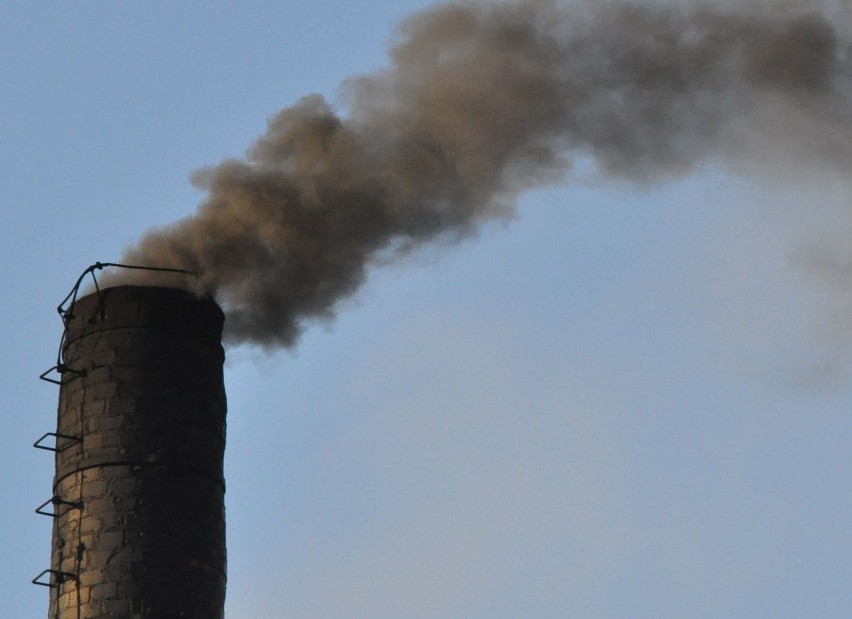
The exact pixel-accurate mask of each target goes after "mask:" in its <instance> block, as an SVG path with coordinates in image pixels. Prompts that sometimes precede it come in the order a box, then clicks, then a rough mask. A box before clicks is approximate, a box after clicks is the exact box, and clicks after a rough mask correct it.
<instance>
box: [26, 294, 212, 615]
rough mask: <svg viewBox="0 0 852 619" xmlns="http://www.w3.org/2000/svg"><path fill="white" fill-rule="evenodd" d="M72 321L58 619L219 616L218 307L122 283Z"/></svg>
mask: <svg viewBox="0 0 852 619" xmlns="http://www.w3.org/2000/svg"><path fill="white" fill-rule="evenodd" d="M64 318H65V324H66V329H65V333H64V336H63V340H62V344H61V349H60V363H58V365H57V370H58V372H59V377H60V379H59V380H57V381H54V382H58V383H59V384H60V385H61V387H60V393H59V409H58V421H57V430H56V432H55V433H50V434H49V435H45V437H42V438H43V439H46V441H45V442H44V443H42V444H41V445H39V444H37V445H36V446H42V447H44V448H47V449H51V450H53V451H55V452H56V475H55V478H54V481H53V498H52V499H51V500H50V501H48V502H47V503H45V505H43V506H42V509H41V510H40V511H41V513H47V515H50V516H52V517H53V518H54V525H53V540H52V554H51V567H50V569H49V570H45V572H43V573H42V574H41V575H40V576H41V577H42V578H41V580H40V581H39V582H37V584H46V585H47V586H49V587H50V591H51V597H50V615H49V619H106V618H116V619H117V618H121V619H126V618H129V619H142V618H146V619H147V618H149V617H150V618H155V619H178V618H182V619H221V618H222V617H223V615H224V600H225V514H224V493H225V483H224V479H223V470H222V460H223V455H224V447H225V411H226V402H225V390H224V384H223V377H222V363H223V360H224V351H223V348H222V345H221V333H222V325H223V321H224V317H223V314H222V311H221V310H220V309H219V307H218V306H217V305H216V303H214V302H213V301H212V300H210V299H198V298H196V297H194V296H192V295H191V294H190V293H188V292H186V291H183V290H180V289H174V288H159V287H147V286H119V287H115V288H108V289H105V290H99V291H97V292H95V293H92V294H89V295H87V296H85V297H82V298H80V299H79V300H75V301H72V304H71V306H70V307H69V308H68V310H67V311H66V313H65V316H64ZM48 436H53V437H54V439H53V440H51V439H47V438H46V437H48ZM54 441H55V442H54Z"/></svg>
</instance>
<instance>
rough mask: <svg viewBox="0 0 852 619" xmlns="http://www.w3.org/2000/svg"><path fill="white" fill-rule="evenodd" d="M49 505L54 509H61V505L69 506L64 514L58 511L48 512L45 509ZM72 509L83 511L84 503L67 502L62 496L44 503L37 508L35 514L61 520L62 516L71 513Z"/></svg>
mask: <svg viewBox="0 0 852 619" xmlns="http://www.w3.org/2000/svg"><path fill="white" fill-rule="evenodd" d="M48 505H53V506H54V507H59V506H60V505H67V506H68V509H66V510H65V511H63V512H57V511H52V512H49V511H46V510H45V509H44V508H45V507H47V506H48ZM72 509H83V503H82V501H76V502H75V501H66V500H64V499H63V498H62V497H60V496H52V497H50V498H49V499H48V500H46V501H45V502H44V503H42V504H41V505H39V506H38V507H36V508H35V513H37V514H39V515H41V516H50V517H51V518H59V517H60V516H64V515H65V514H67V513H68V512H70V511H71V510H72Z"/></svg>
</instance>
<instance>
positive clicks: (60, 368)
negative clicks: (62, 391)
mask: <svg viewBox="0 0 852 619" xmlns="http://www.w3.org/2000/svg"><path fill="white" fill-rule="evenodd" d="M54 371H55V372H56V373H57V374H59V375H60V376H62V375H63V374H65V373H66V372H68V373H70V374H73V376H72V377H71V378H67V379H63V378H60V379H59V380H56V379H55V378H50V377H49V376H48V374H50V373H51V372H54ZM85 375H86V370H74V369H72V368H69V367H68V366H67V365H65V364H64V363H57V364H56V365H54V366H53V367H52V368H49V369H47V370H45V371H44V372H42V373H41V374H39V375H38V377H39V378H40V379H41V380H44V381H47V382H49V383H53V384H54V385H65V384H67V383H70V382H71V381H72V380H74V379H75V378H80V377H81V376H85Z"/></svg>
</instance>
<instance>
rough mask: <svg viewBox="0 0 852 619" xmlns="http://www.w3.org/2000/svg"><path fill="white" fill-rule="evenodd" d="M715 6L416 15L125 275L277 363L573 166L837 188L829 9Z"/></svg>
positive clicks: (297, 109) (237, 168)
mask: <svg viewBox="0 0 852 619" xmlns="http://www.w3.org/2000/svg"><path fill="white" fill-rule="evenodd" d="M742 5H746V6H742ZM725 7H728V5H724V4H719V3H717V4H713V5H711V4H693V3H689V4H684V3H681V4H678V5H666V6H660V5H651V4H647V3H643V4H639V3H635V2H634V3H631V2H624V1H607V0H588V1H587V2H579V3H559V2H556V1H552V0H515V1H507V2H481V1H480V2H455V3H450V4H444V5H440V6H437V7H434V8H431V9H428V10H426V11H424V12H422V13H419V14H416V15H414V16H413V17H411V18H410V19H408V20H407V21H406V22H405V23H404V24H403V25H402V26H401V28H400V30H399V32H398V40H397V43H396V44H395V45H394V46H393V48H392V49H391V51H390V58H391V63H390V66H389V67H388V68H387V69H386V70H384V71H382V72H379V73H377V74H375V75H367V76H363V77H358V78H355V79H352V80H349V81H347V82H346V83H345V85H344V88H343V92H344V97H345V104H346V109H347V110H348V115H347V116H340V115H338V114H337V113H336V111H335V110H334V109H333V108H332V106H331V105H329V104H328V103H327V102H326V101H325V100H324V99H323V98H322V97H321V96H319V95H310V96H307V97H305V98H304V99H302V100H301V101H299V102H298V103H297V104H296V105H294V106H293V107H290V108H286V109H284V110H282V111H281V112H279V113H278V114H277V115H276V116H274V117H273V118H272V119H271V120H270V121H269V128H268V130H267V132H266V134H265V135H263V136H261V137H260V138H259V139H258V140H257V142H256V143H255V144H254V145H252V146H251V148H250V149H249V151H248V153H247V155H246V157H245V159H233V160H227V161H224V162H223V163H221V164H220V165H218V166H216V167H211V168H206V169H203V170H200V171H199V172H196V173H195V175H194V176H193V179H192V180H193V182H194V183H195V184H196V185H197V186H199V187H200V188H202V189H204V190H205V191H207V193H208V198H207V199H206V200H205V201H204V203H202V204H201V206H200V207H199V209H198V211H197V213H196V214H195V215H193V216H192V217H190V218H188V219H185V220H182V221H180V222H178V223H176V224H174V225H172V226H169V227H167V228H163V229H160V230H155V231H153V232H150V233H149V234H147V235H146V236H145V237H144V238H143V239H142V240H141V241H140V243H139V244H138V246H136V247H134V248H132V249H130V250H129V251H128V252H127V254H126V255H125V257H124V260H125V261H127V262H130V263H135V264H151V265H157V266H167V267H178V268H184V269H190V270H193V271H196V272H198V273H199V274H200V275H199V277H198V278H193V279H189V280H187V282H185V285H186V286H188V287H191V288H194V289H195V290H196V291H197V292H199V293H206V294H213V295H214V296H215V297H216V298H217V299H218V300H219V301H220V303H221V304H222V305H223V307H224V308H225V310H226V313H227V318H228V321H227V328H228V336H229V338H230V339H231V340H232V341H237V342H240V341H244V342H253V343H259V344H261V345H264V346H273V345H284V346H288V345H291V344H293V342H294V341H295V340H296V339H297V337H298V334H299V332H300V330H301V328H302V327H303V324H304V322H305V321H307V320H310V319H316V318H327V317H330V316H331V315H332V314H333V312H334V309H335V305H336V304H337V302H338V301H339V300H340V299H342V298H344V297H346V296H347V295H350V294H352V293H353V292H354V291H355V290H357V289H358V287H359V286H360V285H361V283H362V282H363V281H364V278H365V272H366V270H367V268H368V267H369V266H370V265H371V263H374V262H376V261H377V260H379V259H386V258H388V257H390V256H394V255H398V254H399V253H402V252H406V251H409V250H410V249H412V248H416V247H417V246H418V245H419V244H421V243H424V242H427V241H432V240H436V239H448V240H454V239H458V238H462V237H464V236H465V235H468V234H470V233H471V232H472V231H474V230H475V228H476V227H477V225H478V224H479V223H481V222H482V221H483V220H486V219H489V218H494V217H500V216H503V215H506V214H509V213H511V211H512V208H513V204H514V201H515V198H516V196H517V195H518V194H519V193H520V192H522V191H524V190H526V189H529V188H532V187H536V186H540V185H543V184H547V183H555V182H558V181H560V179H562V178H563V177H564V176H565V175H566V173H567V172H568V171H569V170H570V168H571V162H572V158H575V157H578V156H580V157H583V158H584V160H591V161H593V162H595V163H596V165H597V167H598V168H599V170H600V172H601V174H602V175H603V176H604V177H611V178H623V179H627V180H632V181H637V182H640V183H650V182H658V181H662V180H666V179H668V178H673V177H676V176H678V175H682V174H684V173H686V172H688V171H689V170H690V169H692V168H693V167H694V166H696V165H698V164H701V163H704V162H707V161H712V160H720V161H725V162H728V163H731V162H734V163H736V164H737V165H739V163H743V164H744V165H745V164H748V165H751V166H754V165H755V162H758V163H759V162H760V161H761V160H762V159H764V158H765V159H766V160H772V161H773V162H774V163H775V164H778V163H782V164H783V163H785V162H787V163H789V164H790V165H791V166H792V167H800V166H802V165H807V166H814V167H823V168H824V167H826V166H829V167H835V168H837V170H839V171H840V172H841V173H845V171H846V170H848V169H849V164H850V162H852V147H850V145H852V140H851V139H850V138H852V135H850V134H852V129H850V128H851V127H852V122H850V121H852V93H850V85H852V82H850V76H851V75H852V72H850V64H849V42H848V35H849V32H848V30H849V29H848V28H846V27H845V26H841V25H838V24H839V23H840V21H839V20H840V19H841V18H842V19H846V18H848V14H847V13H848V9H844V8H843V7H839V6H834V7H832V6H830V5H828V4H827V3H818V2H810V1H807V0H800V1H796V2H792V3H778V2H776V3H759V2H752V3H750V4H749V3H741V5H736V4H735V5H731V6H729V7H728V8H725ZM832 8H833V9H834V11H835V14H834V15H830V11H831V9H832ZM121 277H122V278H123V279H122V280H121V282H127V281H131V280H129V276H126V275H124V274H122V276H121ZM132 277H136V275H133V276H132ZM132 281H134V282H136V283H138V282H139V280H138V279H136V280H132ZM174 281H175V280H174V276H169V277H168V278H167V279H163V280H158V279H157V276H156V275H152V276H150V277H149V279H148V280H146V283H159V284H164V285H174ZM111 283H120V282H119V280H118V279H117V278H114V279H113V281H112V282H111Z"/></svg>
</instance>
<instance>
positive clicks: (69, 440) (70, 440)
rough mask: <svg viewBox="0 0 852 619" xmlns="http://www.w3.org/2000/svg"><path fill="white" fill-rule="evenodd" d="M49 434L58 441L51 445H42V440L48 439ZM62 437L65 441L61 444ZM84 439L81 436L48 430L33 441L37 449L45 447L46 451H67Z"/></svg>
mask: <svg viewBox="0 0 852 619" xmlns="http://www.w3.org/2000/svg"><path fill="white" fill-rule="evenodd" d="M48 436H52V437H54V438H55V439H56V442H55V443H54V444H53V446H52V447H51V446H50V445H42V444H41V442H42V441H43V440H44V439H46V438H47V437H48ZM60 439H61V440H63V441H65V442H64V443H61V444H60V442H59V441H60ZM82 442H83V440H82V439H81V438H80V437H79V436H70V435H68V434H57V433H56V432H47V433H45V434H43V435H42V436H40V437H39V439H38V440H37V441H36V442H35V443H33V447H35V448H36V449H44V450H46V451H57V452H58V451H65V450H66V449H68V448H69V447H71V445H76V444H77V443H82Z"/></svg>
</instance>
